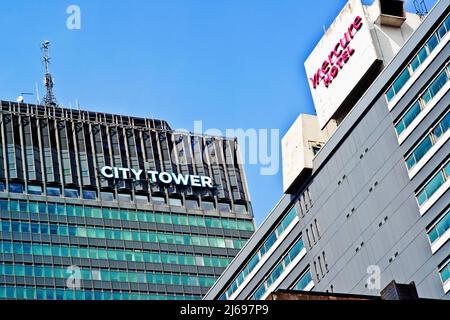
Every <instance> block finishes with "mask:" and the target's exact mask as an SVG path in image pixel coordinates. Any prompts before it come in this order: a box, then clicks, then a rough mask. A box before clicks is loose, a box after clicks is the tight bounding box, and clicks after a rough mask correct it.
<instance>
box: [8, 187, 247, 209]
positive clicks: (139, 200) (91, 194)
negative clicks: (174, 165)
mask: <svg viewBox="0 0 450 320" xmlns="http://www.w3.org/2000/svg"><path fill="white" fill-rule="evenodd" d="M5 191H6V188H5V183H4V182H0V192H5ZM8 191H9V192H10V193H16V194H22V193H24V192H25V187H24V185H23V183H20V182H11V183H9V187H8ZM27 193H28V194H30V195H42V194H43V193H44V191H43V188H42V186H38V185H28V187H27ZM46 194H47V196H49V197H58V198H59V197H62V196H64V197H65V198H71V199H79V198H80V192H79V190H78V189H69V188H66V189H64V193H61V188H59V187H47V188H46ZM82 195H83V199H84V200H97V192H96V191H93V190H82ZM101 199H102V201H105V202H114V201H116V199H115V195H114V193H112V192H101ZM118 200H119V202H120V203H122V204H124V203H125V204H131V203H133V202H135V203H136V204H140V205H146V204H149V198H148V196H146V195H135V196H134V201H133V197H132V195H131V194H129V193H119V194H118ZM151 200H152V203H153V204H155V205H166V204H167V201H166V198H165V197H159V196H152V197H151ZM168 204H169V205H170V206H174V207H182V206H183V200H182V199H180V198H169V200H168ZM184 205H185V206H186V208H188V209H194V210H198V209H200V206H199V203H198V201H197V200H195V199H186V200H185V201H184ZM217 209H218V210H219V211H220V212H223V213H228V212H231V204H230V203H228V202H219V203H218V208H217ZM202 210H205V211H215V210H216V205H215V203H214V202H213V201H207V200H203V201H202ZM234 212H235V213H239V214H246V213H247V212H248V211H247V206H246V205H245V204H234Z"/></svg>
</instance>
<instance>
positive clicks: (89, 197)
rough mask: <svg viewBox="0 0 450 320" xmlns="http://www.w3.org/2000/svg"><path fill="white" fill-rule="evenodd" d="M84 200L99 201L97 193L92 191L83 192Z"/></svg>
mask: <svg viewBox="0 0 450 320" xmlns="http://www.w3.org/2000/svg"><path fill="white" fill-rule="evenodd" d="M83 199H85V200H97V192H96V191H92V190H83Z"/></svg>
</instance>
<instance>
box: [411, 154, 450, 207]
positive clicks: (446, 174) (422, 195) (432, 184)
mask: <svg viewBox="0 0 450 320" xmlns="http://www.w3.org/2000/svg"><path fill="white" fill-rule="evenodd" d="M449 179H450V161H447V163H446V164H444V165H443V166H442V167H441V168H440V169H439V171H438V172H437V173H436V174H435V175H434V176H433V177H432V178H431V179H430V180H429V181H428V182H427V183H426V184H425V186H423V187H422V189H421V190H420V191H419V192H418V193H417V195H416V197H417V202H418V203H419V206H422V205H423V204H424V203H425V202H427V201H428V199H430V197H431V196H432V195H433V194H435V193H436V191H437V190H438V189H439V188H440V187H441V186H442V185H443V184H444V183H445V182H446V181H447V180H449Z"/></svg>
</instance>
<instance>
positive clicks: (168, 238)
mask: <svg viewBox="0 0 450 320" xmlns="http://www.w3.org/2000/svg"><path fill="white" fill-rule="evenodd" d="M2 231H3V232H22V233H33V234H46V235H58V236H74V237H82V238H93V239H111V240H125V241H140V242H153V243H165V244H176V245H186V246H204V247H215V248H229V249H241V248H242V246H243V245H244V243H245V241H244V240H237V239H224V238H216V237H206V236H205V237H202V236H193V235H183V234H169V233H158V232H140V231H131V230H118V229H112V228H86V227H81V226H67V225H58V224H49V223H43V222H39V223H28V222H17V221H2Z"/></svg>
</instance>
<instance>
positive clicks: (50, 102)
mask: <svg viewBox="0 0 450 320" xmlns="http://www.w3.org/2000/svg"><path fill="white" fill-rule="evenodd" d="M49 47H50V42H49V41H45V42H44V43H43V44H42V47H41V49H42V50H43V51H44V58H43V63H44V65H45V79H44V85H45V89H46V94H45V96H44V99H43V102H44V105H45V106H47V107H48V106H51V107H56V106H57V105H58V103H57V102H56V98H55V95H54V94H53V86H54V82H53V77H52V75H51V73H50V56H49V54H48V49H49Z"/></svg>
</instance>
